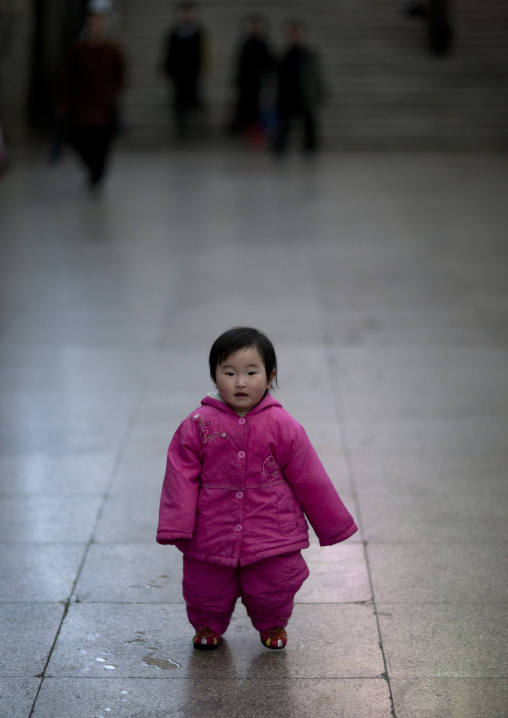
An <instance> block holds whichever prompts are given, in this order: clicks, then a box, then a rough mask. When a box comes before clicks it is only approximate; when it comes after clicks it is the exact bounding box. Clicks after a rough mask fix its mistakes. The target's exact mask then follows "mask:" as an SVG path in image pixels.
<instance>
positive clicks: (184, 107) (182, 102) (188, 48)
mask: <svg viewBox="0 0 508 718" xmlns="http://www.w3.org/2000/svg"><path fill="white" fill-rule="evenodd" d="M205 64H206V62H205V33H204V31H203V29H202V28H201V27H200V26H199V25H198V23H197V20H196V6H195V5H194V4H192V3H182V4H181V5H180V6H179V8H178V18H177V21H176V23H175V24H174V25H173V27H172V28H171V29H170V31H169V34H168V36H167V39H166V43H165V53H164V63H163V65H164V72H165V74H166V76H167V77H168V79H169V81H170V83H171V85H172V89H173V112H174V119H175V126H176V132H177V135H178V136H179V137H182V136H183V135H184V134H185V132H186V130H187V125H188V118H189V114H190V113H192V112H194V111H196V110H200V109H201V108H202V100H201V97H200V80H201V76H202V73H203V70H204V68H205Z"/></svg>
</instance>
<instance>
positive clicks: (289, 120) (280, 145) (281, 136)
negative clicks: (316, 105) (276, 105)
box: [273, 110, 317, 154]
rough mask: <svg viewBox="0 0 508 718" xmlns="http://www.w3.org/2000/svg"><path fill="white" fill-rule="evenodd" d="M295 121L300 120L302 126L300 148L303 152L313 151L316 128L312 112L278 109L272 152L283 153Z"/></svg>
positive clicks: (315, 144)
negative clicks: (291, 111) (293, 111)
mask: <svg viewBox="0 0 508 718" xmlns="http://www.w3.org/2000/svg"><path fill="white" fill-rule="evenodd" d="M295 122H301V123H302V126H303V127H302V129H303V142H302V150H303V151H304V152H313V151H315V150H316V149H317V129H316V119H315V117H314V113H313V112H312V111H311V110H303V111H302V112H299V113H289V112H281V111H280V110H279V118H278V123H277V130H276V132H275V139H274V144H273V149H274V152H276V153H277V154H283V153H284V152H285V151H286V149H287V146H288V141H289V137H290V134H291V132H292V130H293V125H294V123H295Z"/></svg>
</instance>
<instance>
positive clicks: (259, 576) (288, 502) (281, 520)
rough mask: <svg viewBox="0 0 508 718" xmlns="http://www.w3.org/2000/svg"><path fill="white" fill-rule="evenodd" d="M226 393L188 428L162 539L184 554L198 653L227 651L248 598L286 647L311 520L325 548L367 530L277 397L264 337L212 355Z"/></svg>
mask: <svg viewBox="0 0 508 718" xmlns="http://www.w3.org/2000/svg"><path fill="white" fill-rule="evenodd" d="M209 366H210V375H211V377H212V380H213V381H214V382H215V385H216V387H217V391H216V392H215V393H212V394H209V395H208V396H206V397H205V398H204V399H203V400H202V402H201V406H200V407H199V408H198V409H196V410H195V411H193V412H192V413H191V414H190V415H189V416H188V417H187V418H186V419H185V420H184V421H183V422H182V423H181V424H180V426H179V427H178V429H177V431H176V433H175V435H174V436H173V439H172V441H171V443H170V446H169V450H168V457H167V467H166V473H165V476H164V482H163V486H162V495H161V501H160V512H159V526H158V530H157V541H158V542H159V543H161V544H173V545H175V546H177V548H179V549H180V551H182V553H183V555H184V557H183V595H184V599H185V602H186V604H187V615H188V618H189V621H190V623H191V624H192V626H193V627H194V629H195V631H196V635H195V636H194V639H193V643H194V647H195V648H198V649H213V648H217V647H218V646H219V645H220V643H221V636H222V634H223V633H224V632H225V631H226V629H227V627H228V625H229V622H230V619H231V616H232V614H233V610H234V607H235V603H236V600H237V599H238V598H239V597H241V598H242V602H243V604H244V605H245V607H246V609H247V613H248V615H249V617H250V619H251V621H252V624H253V626H254V627H255V628H256V629H257V630H258V631H259V632H260V637H261V641H262V643H263V644H264V645H265V646H267V647H268V648H284V646H285V645H286V641H287V635H286V631H285V627H286V625H287V623H288V620H289V618H290V616H291V613H292V611H293V606H294V597H295V594H296V592H297V591H298V590H299V588H300V587H301V585H302V584H303V582H304V581H305V579H306V578H307V577H308V575H309V570H308V568H307V565H306V563H305V561H304V559H303V556H302V555H301V550H302V549H304V548H307V547H308V546H309V534H308V527H307V522H306V520H305V516H306V517H307V519H308V520H309V522H310V523H311V525H312V527H313V529H314V531H315V532H316V535H317V537H318V539H319V542H320V545H321V546H331V545H332V544H336V543H339V542H340V541H345V540H346V539H347V538H349V537H350V536H352V535H353V534H354V533H355V532H356V531H357V527H356V525H355V522H354V520H353V517H352V516H351V514H350V513H349V511H348V510H347V508H346V507H345V506H344V504H343V503H342V501H341V499H340V497H339V495H338V493H337V491H336V490H335V488H334V486H333V484H332V482H331V480H330V478H329V477H328V475H327V474H326V472H325V469H324V468H323V465H322V464H321V462H320V460H319V458H318V456H317V454H316V452H315V450H314V448H313V447H312V445H311V443H310V441H309V439H308V437H307V434H306V433H305V431H304V429H303V427H302V426H301V425H300V424H299V423H298V422H297V421H295V419H293V417H292V416H290V414H288V412H287V411H285V410H284V409H283V408H282V405H281V404H280V403H279V402H278V401H277V400H276V399H274V398H273V397H272V396H271V395H270V393H269V390H270V389H271V387H272V384H273V383H274V381H275V377H276V373H277V360H276V355H275V350H274V348H273V345H272V343H271V342H270V340H269V339H268V338H267V337H266V336H265V335H264V334H263V333H262V332H260V331H258V330H257V329H252V328H250V327H237V328H234V329H230V330H229V331H227V332H225V333H224V334H221V336H220V337H219V338H218V339H216V341H215V342H214V344H213V346H212V348H211V351H210V356H209Z"/></svg>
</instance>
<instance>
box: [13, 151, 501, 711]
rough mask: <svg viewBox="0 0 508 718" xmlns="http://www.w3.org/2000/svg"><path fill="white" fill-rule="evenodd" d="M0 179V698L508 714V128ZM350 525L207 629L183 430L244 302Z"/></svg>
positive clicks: (38, 705)
mask: <svg viewBox="0 0 508 718" xmlns="http://www.w3.org/2000/svg"><path fill="white" fill-rule="evenodd" d="M80 183H81V177H80V172H79V170H78V168H77V166H76V165H75V164H74V161H73V159H72V158H71V157H67V158H66V159H65V160H64V162H63V163H62V164H61V165H59V166H56V167H50V166H48V165H46V164H45V163H44V161H43V157H42V155H41V156H39V155H38V154H37V153H35V154H32V155H29V154H27V155H26V156H24V157H21V158H18V160H17V162H15V163H14V165H13V167H12V169H11V171H10V172H9V174H8V175H7V176H6V177H5V178H4V180H3V182H2V184H1V185H0V232H1V257H0V261H1V268H0V280H1V281H0V293H1V294H0V296H1V306H0V340H1V348H0V391H1V395H0V411H1V418H2V428H1V433H0V450H1V458H0V575H1V581H0V626H1V629H0V643H1V646H2V651H0V715H1V716H2V718H3V717H4V716H5V718H29V716H33V717H34V718H106V717H107V716H108V717H109V716H110V717H111V718H167V717H168V716H172V717H173V716H182V717H183V716H185V717H190V718H194V717H195V716H200V715H209V716H217V717H220V718H229V717H235V718H236V717H238V718H249V717H254V716H256V718H259V717H262V718H263V717H265V716H266V717H268V716H272V715H277V716H280V717H281V718H282V717H285V716H287V717H288V718H307V717H308V718H311V717H312V718H328V717H330V718H331V717H332V716H333V718H339V717H341V716H343V717H344V718H389V717H390V716H396V718H483V716H485V717H488V718H506V716H508V708H507V706H508V654H507V647H508V635H507V633H508V610H507V609H508V594H507V589H508V576H507V559H506V557H507V549H508V533H507V525H508V516H507V502H508V202H507V197H508V156H506V155H495V154H452V155H442V154H421V155H420V154H418V155H414V154H400V155H399V154H396V155H393V154H340V155H339V154H337V155H332V154H330V155H324V156H322V157H319V158H316V161H314V162H309V161H305V160H302V159H301V158H299V157H288V158H287V161H284V162H279V163H274V162H272V161H271V160H270V159H269V158H267V157H253V156H248V155H242V154H236V155H235V154H227V153H222V154H221V153H214V152H205V153H197V152H196V153H192V152H189V153H182V154H179V153H158V154H155V153H154V154H149V153H128V152H123V153H119V154H118V155H117V157H116V158H115V162H114V167H113V171H112V174H111V177H110V181H109V183H108V186H107V188H106V191H105V192H104V194H103V196H101V197H99V198H90V197H88V196H87V195H86V194H85V193H84V192H83V190H82V187H81V184H80ZM240 323H241V324H251V325H254V326H258V327H260V328H262V329H263V330H265V331H266V332H267V333H268V335H269V336H270V337H272V339H273V340H274V343H275V345H276V348H277V351H278V355H279V367H280V371H279V385H280V388H279V390H278V391H277V396H278V397H279V398H280V399H281V401H282V402H283V404H284V405H285V406H286V408H287V409H288V410H289V411H290V412H291V413H292V414H293V415H294V416H295V417H296V418H297V419H298V420H299V421H301V422H302V423H303V424H304V426H305V427H306V428H307V430H308V433H309V434H310V436H311V438H312V440H313V441H314V443H315V446H316V448H317V450H318V452H319V453H320V455H321V457H322V459H323V462H324V463H325V465H326V467H327V469H328V471H329V473H330V475H331V476H332V478H333V480H334V482H335V484H336V486H337V487H338V489H339V491H340V493H341V495H342V496H343V498H344V500H345V502H346V503H347V504H348V506H349V507H350V509H351V511H352V512H353V513H354V515H355V517H356V518H357V521H358V523H359V525H360V527H361V531H360V532H359V533H358V534H357V535H355V536H354V537H353V538H352V539H350V540H349V541H348V542H346V543H345V544H342V545H340V546H336V547H331V548H326V549H321V548H319V546H318V545H317V543H316V542H315V540H313V543H312V545H311V548H310V549H308V550H307V551H306V554H305V555H306V558H307V561H308V563H309V564H310V567H311V578H310V579H309V581H308V582H307V583H306V584H305V585H304V587H303V588H302V590H301V592H300V593H299V594H298V603H297V606H296V609H295V613H294V616H293V619H292V621H291V623H290V630H289V643H288V646H287V649H286V650H285V651H281V652H271V651H269V650H267V649H265V648H263V646H262V645H261V643H260V642H259V638H258V635H257V633H256V632H255V631H254V630H253V628H252V627H251V626H250V624H249V621H248V619H247V617H246V614H245V612H244V610H243V608H242V607H241V606H240V605H239V606H238V609H237V611H236V614H235V616H234V620H233V623H232V625H231V627H230V629H229V630H228V632H227V634H226V642H225V645H224V646H223V647H222V648H221V649H220V650H219V651H217V652H214V653H211V654H201V653H198V652H196V651H194V652H193V649H192V647H191V644H190V638H191V635H192V630H191V628H190V626H189V625H188V623H187V620H186V617H185V608H184V605H183V603H182V598H181V590H180V574H181V557H180V554H179V553H178V552H177V551H176V549H172V548H169V547H161V546H158V545H157V544H156V543H155V540H154V535H155V528H156V522H157V508H158V498H159V492H160V485H161V480H162V475H163V471H164V462H165V452H166V448H167V444H168V442H169V439H170V438H171V435H172V433H173V431H174V430H175V428H176V426H177V425H178V423H179V421H180V420H181V419H182V418H183V417H184V416H186V415H187V414H188V413H189V412H190V411H191V410H192V409H194V408H195V407H196V406H197V405H198V404H199V401H200V399H201V397H202V396H203V395H204V394H205V393H206V392H207V391H209V390H210V388H211V385H210V382H209V379H208V378H207V355H208V351H209V347H210V344H211V342H212V341H213V340H214V339H215V337H216V336H217V335H218V334H219V333H220V332H222V331H223V330H225V329H227V328H228V327H230V326H232V325H235V324H240Z"/></svg>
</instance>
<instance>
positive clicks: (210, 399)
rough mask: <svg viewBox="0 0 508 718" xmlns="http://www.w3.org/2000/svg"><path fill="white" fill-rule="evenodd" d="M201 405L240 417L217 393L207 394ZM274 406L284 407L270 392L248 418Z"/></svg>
mask: <svg viewBox="0 0 508 718" xmlns="http://www.w3.org/2000/svg"><path fill="white" fill-rule="evenodd" d="M201 404H204V405H205V406H213V407H215V408H216V409H220V410H221V411H224V412H225V413H226V414H232V415H233V416H238V414H237V413H236V411H234V410H233V409H232V408H231V407H230V406H228V405H227V404H226V402H225V401H224V400H223V399H222V398H221V397H220V395H219V393H218V392H217V391H214V392H210V394H207V395H206V396H205V397H204V398H203V399H201ZM272 406H280V407H282V404H281V403H280V401H277V399H274V398H273V396H272V395H271V394H270V392H267V393H266V394H265V395H264V397H263V398H262V399H261V401H260V402H259V404H256V406H253V407H252V409H251V410H250V411H249V412H248V413H247V414H246V416H252V415H253V414H259V413H260V412H261V411H264V410H265V409H269V408H270V407H272Z"/></svg>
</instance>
